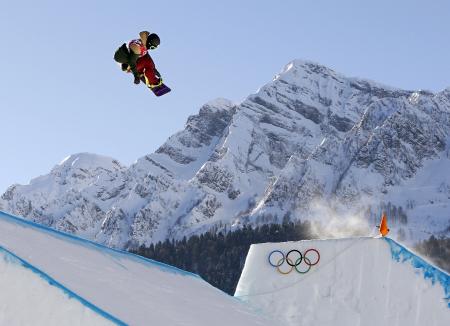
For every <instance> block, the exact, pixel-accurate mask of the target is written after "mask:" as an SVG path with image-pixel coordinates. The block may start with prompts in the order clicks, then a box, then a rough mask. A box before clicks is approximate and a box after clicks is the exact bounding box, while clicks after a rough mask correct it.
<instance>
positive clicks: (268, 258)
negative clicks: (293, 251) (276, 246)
mask: <svg viewBox="0 0 450 326" xmlns="http://www.w3.org/2000/svg"><path fill="white" fill-rule="evenodd" d="M275 252H279V253H280V254H281V256H283V258H282V259H280V260H279V261H278V264H277V265H274V264H272V262H271V261H270V257H271V256H272V254H273V253H275ZM285 259H286V258H285V257H284V254H283V253H282V252H281V251H280V250H274V251H272V252H271V253H270V254H269V257H267V260H268V261H269V264H270V265H271V266H273V267H280V266H281V265H283V263H284V260H285ZM280 261H281V263H280Z"/></svg>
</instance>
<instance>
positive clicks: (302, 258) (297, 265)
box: [268, 248, 320, 275]
mask: <svg viewBox="0 0 450 326" xmlns="http://www.w3.org/2000/svg"><path fill="white" fill-rule="evenodd" d="M311 256H312V257H311ZM314 256H315V257H314ZM314 258H315V259H314ZM319 260H320V253H319V251H318V250H317V249H313V248H311V249H308V250H306V251H305V252H304V253H303V254H302V253H301V252H300V251H299V250H297V249H292V250H290V251H288V253H287V254H286V256H285V255H284V253H283V252H282V251H280V250H274V251H272V252H271V253H270V254H269V257H268V261H269V264H270V265H271V266H273V267H275V268H276V269H277V271H278V272H279V273H280V274H283V275H286V274H289V273H290V272H292V271H293V270H294V269H295V270H296V271H297V273H299V274H305V273H308V272H309V270H310V269H311V267H312V266H315V265H317V264H318V263H319ZM284 262H286V263H287V265H288V266H289V267H287V268H283V269H282V268H281V267H282V265H283V264H284Z"/></svg>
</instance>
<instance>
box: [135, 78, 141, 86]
mask: <svg viewBox="0 0 450 326" xmlns="http://www.w3.org/2000/svg"><path fill="white" fill-rule="evenodd" d="M140 82H141V79H140V78H139V77H134V83H135V84H136V85H137V84H139V83H140Z"/></svg>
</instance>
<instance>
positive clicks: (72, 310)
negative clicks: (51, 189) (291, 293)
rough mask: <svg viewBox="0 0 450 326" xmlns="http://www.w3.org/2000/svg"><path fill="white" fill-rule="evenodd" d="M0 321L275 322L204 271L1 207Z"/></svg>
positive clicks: (187, 325)
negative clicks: (204, 276)
mask: <svg viewBox="0 0 450 326" xmlns="http://www.w3.org/2000/svg"><path fill="white" fill-rule="evenodd" d="M0 288H1V291H0V324H2V325H31V324H33V325H61V324H64V325H104V324H119V325H124V324H130V325H185V326H201V325H205V326H206V325H246V326H247V325H271V324H272V323H270V322H269V321H268V320H267V319H264V318H263V317H262V316H260V314H259V315H258V314H256V313H255V312H253V311H252V310H250V309H249V308H248V307H247V306H246V305H245V304H244V303H242V302H241V301H239V300H236V299H235V298H233V297H231V296H228V295H226V294H225V293H223V292H221V291H220V290H218V289H216V288H214V287H213V286H211V285H209V284H208V283H206V282H205V281H204V280H202V279H201V278H200V277H199V276H197V275H195V274H191V273H188V272H185V271H182V270H179V269H176V268H174V267H171V266H168V265H165V264H162V263H158V262H155V261H152V260H147V259H143V258H141V257H138V256H135V255H132V254H129V253H126V252H122V251H118V250H112V249H108V248H106V247H103V246H101V245H98V244H95V243H92V242H89V241H86V240H82V239H80V238H77V237H74V236H71V235H67V234H63V233H60V232H58V231H54V230H52V229H48V228H46V227H43V226H41V225H38V224H34V223H32V222H28V221H25V220H22V219H20V218H17V217H14V216H12V215H9V214H6V213H3V212H0Z"/></svg>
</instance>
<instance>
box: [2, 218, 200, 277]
mask: <svg viewBox="0 0 450 326" xmlns="http://www.w3.org/2000/svg"><path fill="white" fill-rule="evenodd" d="M0 218H2V219H5V220H8V221H10V222H12V223H16V224H19V225H21V226H23V227H30V228H35V229H39V230H40V231H43V232H45V233H47V234H49V235H52V236H56V237H57V238H62V239H64V240H67V241H71V242H74V243H76V244H78V245H84V246H86V247H89V248H92V249H96V250H99V251H101V252H103V253H104V254H108V255H110V256H111V257H113V258H116V259H117V261H116V263H119V261H120V259H121V258H126V259H130V260H133V261H135V262H138V263H141V264H144V265H147V266H151V267H158V268H160V269H161V270H163V271H165V272H171V273H174V274H179V275H184V276H191V277H195V278H198V279H201V280H203V279H202V278H201V277H200V276H199V275H197V274H194V273H191V272H187V271H185V270H182V269H179V268H177V267H174V266H171V265H167V264H164V263H161V262H159V261H156V260H153V259H149V258H145V257H142V256H138V255H135V254H133V253H130V252H128V251H123V250H119V249H114V248H109V247H107V246H104V245H102V244H99V243H96V242H94V241H90V240H87V239H83V238H79V237H77V236H74V235H72V234H69V233H65V232H61V231H58V230H55V229H52V228H49V227H47V226H44V225H42V224H38V223H35V222H32V221H28V220H25V219H23V218H20V217H17V216H14V215H11V214H9V213H5V212H3V211H0Z"/></svg>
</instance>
